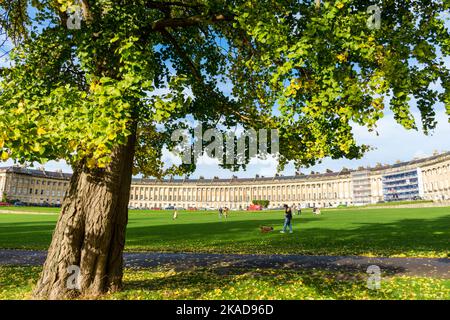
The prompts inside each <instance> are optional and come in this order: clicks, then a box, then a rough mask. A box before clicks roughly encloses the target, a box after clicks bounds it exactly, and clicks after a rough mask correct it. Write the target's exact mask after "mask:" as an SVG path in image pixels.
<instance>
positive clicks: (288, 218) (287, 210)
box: [280, 204, 293, 233]
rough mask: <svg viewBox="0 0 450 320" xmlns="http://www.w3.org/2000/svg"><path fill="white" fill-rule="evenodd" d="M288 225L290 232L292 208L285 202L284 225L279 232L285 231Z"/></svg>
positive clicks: (290, 231)
mask: <svg viewBox="0 0 450 320" xmlns="http://www.w3.org/2000/svg"><path fill="white" fill-rule="evenodd" d="M287 227H289V233H292V232H293V231H292V209H291V208H289V206H288V205H287V204H285V205H284V226H283V230H281V231H280V233H285V232H286V229H287Z"/></svg>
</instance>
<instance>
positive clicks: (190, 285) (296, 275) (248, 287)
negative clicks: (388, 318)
mask: <svg viewBox="0 0 450 320" xmlns="http://www.w3.org/2000/svg"><path fill="white" fill-rule="evenodd" d="M40 270H41V268H40V267H0V300H5V299H29V298H31V291H32V288H33V285H34V284H35V283H36V281H37V279H38V277H39V272H40ZM366 281H367V274H365V273H342V272H326V271H319V270H314V271H311V270H298V271H297V270H258V269H253V270H239V269H217V270H215V269H199V270H190V271H181V272H179V271H174V270H148V269H138V270H135V269H127V270H125V274H124V290H123V291H121V292H118V293H115V294H109V295H106V296H104V297H102V298H103V299H129V300H142V299H152V300H153V299H158V300H161V299H164V300H167V299H180V300H185V299H199V300H204V299H208V300H216V299H217V300H221V299H242V300H247V299H251V300H266V299H408V300H414V299H445V300H448V299H450V280H448V279H447V280H445V279H432V278H419V277H405V276H387V277H386V276H384V275H383V277H382V279H381V288H380V289H379V290H370V289H368V288H367V285H366Z"/></svg>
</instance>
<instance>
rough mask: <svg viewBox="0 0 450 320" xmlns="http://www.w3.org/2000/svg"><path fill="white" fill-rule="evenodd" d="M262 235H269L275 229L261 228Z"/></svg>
mask: <svg viewBox="0 0 450 320" xmlns="http://www.w3.org/2000/svg"><path fill="white" fill-rule="evenodd" d="M260 229H261V233H269V232H271V231H273V227H266V226H261V227H260Z"/></svg>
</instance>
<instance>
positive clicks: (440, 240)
mask: <svg viewBox="0 0 450 320" xmlns="http://www.w3.org/2000/svg"><path fill="white" fill-rule="evenodd" d="M20 209H21V211H23V210H29V209H31V208H20ZM41 209H42V208H37V209H35V208H33V209H32V210H33V211H30V212H33V213H36V212H43V214H0V247H1V248H20V249H46V248H47V246H48V245H49V243H50V240H51V235H52V231H53V228H54V226H55V222H56V219H57V215H56V214H54V213H56V212H57V209H47V208H46V209H45V210H41ZM282 222H283V213H282V212H279V211H277V212H274V211H262V212H231V213H230V217H229V218H228V220H225V219H222V220H220V219H219V218H218V215H217V213H216V212H203V211H202V212H187V211H181V212H179V217H178V219H177V220H176V221H173V220H172V212H169V211H162V212H161V211H159V212H158V211H154V212H152V211H131V212H130V219H129V224H128V229H127V241H126V250H127V251H141V250H142V251H169V252H183V251H184V252H220V253H260V254H264V253H280V254H282V253H284V254H288V253H289V254H308V255H366V256H400V257H402V256H411V257H448V256H449V247H450V242H449V239H450V208H417V209H405V208H401V209H400V208H397V209H373V208H372V209H367V210H352V209H349V210H345V209H340V210H322V215H320V216H316V215H313V214H312V213H311V212H310V211H304V213H303V214H302V216H300V217H298V216H294V233H293V234H280V233H279V231H280V230H281V227H282ZM261 225H267V226H274V227H275V232H272V233H269V234H261V233H260V232H259V226H261Z"/></svg>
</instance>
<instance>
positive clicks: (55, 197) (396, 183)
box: [0, 152, 450, 209]
mask: <svg viewBox="0 0 450 320" xmlns="http://www.w3.org/2000/svg"><path fill="white" fill-rule="evenodd" d="M69 179H70V175H69V174H63V173H61V172H48V171H44V170H29V169H23V168H19V167H8V168H1V169H0V195H1V194H3V193H4V194H6V195H7V197H8V198H9V199H15V200H20V201H23V202H27V203H33V204H42V203H49V204H55V205H57V204H60V203H61V202H62V200H63V197H64V195H65V190H66V189H67V187H68V180H69ZM402 190H405V191H404V192H403V191H402ZM402 192H403V193H402ZM392 195H394V197H392ZM409 195H417V196H415V198H422V199H426V200H434V201H439V200H449V199H450V152H448V153H444V154H440V155H435V156H432V157H429V158H424V159H419V160H413V161H409V162H403V163H398V164H395V165H390V166H377V167H375V168H361V169H359V170H354V171H341V172H338V173H332V172H330V173H324V174H315V175H298V176H291V177H273V178H253V179H238V178H233V179H195V180H194V179H172V180H163V181H159V180H155V179H133V182H132V186H131V195H130V207H134V208H165V207H168V206H175V207H183V208H189V207H195V208H218V207H220V206H222V207H224V206H227V207H229V208H232V209H245V208H246V207H247V206H248V205H250V204H251V203H252V200H269V201H270V206H269V207H271V208H276V207H281V206H282V205H283V204H285V203H286V204H289V205H301V206H302V207H313V206H320V207H330V206H338V205H361V204H368V203H377V202H381V201H385V200H388V201H390V199H392V198H394V199H396V200H397V199H398V200H403V199H407V197H409ZM405 197H406V198H405Z"/></svg>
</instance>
